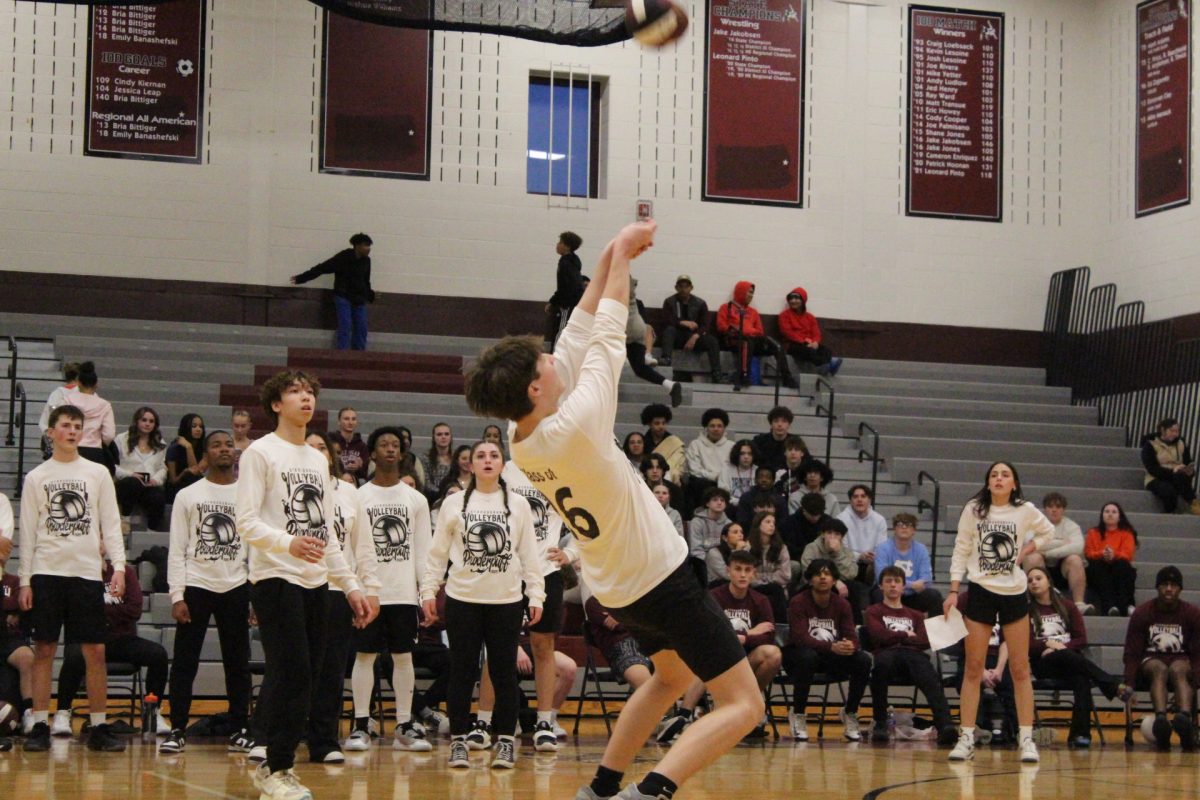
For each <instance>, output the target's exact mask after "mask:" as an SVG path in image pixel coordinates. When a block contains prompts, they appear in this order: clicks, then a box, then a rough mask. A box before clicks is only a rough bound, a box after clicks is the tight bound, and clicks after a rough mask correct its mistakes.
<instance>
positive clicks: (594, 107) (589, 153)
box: [525, 68, 605, 201]
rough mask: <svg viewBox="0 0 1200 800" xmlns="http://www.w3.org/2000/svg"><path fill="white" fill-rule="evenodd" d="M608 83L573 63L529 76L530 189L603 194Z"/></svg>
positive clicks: (584, 195)
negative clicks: (602, 166)
mask: <svg viewBox="0 0 1200 800" xmlns="http://www.w3.org/2000/svg"><path fill="white" fill-rule="evenodd" d="M603 99H604V84H603V82H602V81H601V80H599V79H597V78H594V77H592V75H591V74H590V73H579V72H575V71H573V70H570V69H569V68H567V69H563V70H559V69H552V70H551V71H550V73H549V74H539V75H531V76H530V77H529V137H528V147H527V152H526V171H525V191H526V192H528V193H529V194H544V195H547V197H548V198H550V197H564V198H567V199H568V201H569V199H570V198H573V197H579V198H590V197H599V196H600V183H601V175H600V173H601V163H602V157H601V154H602V152H603V151H604V141H603V138H604V128H605V126H604V124H603V117H604V104H603Z"/></svg>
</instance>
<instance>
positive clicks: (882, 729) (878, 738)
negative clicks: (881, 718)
mask: <svg viewBox="0 0 1200 800" xmlns="http://www.w3.org/2000/svg"><path fill="white" fill-rule="evenodd" d="M891 740H892V736H891V734H890V733H888V726H887V723H886V722H885V723H883V724H882V725H879V724H875V725H872V726H871V741H872V742H880V743H882V744H887V743H888V742H890V741H891Z"/></svg>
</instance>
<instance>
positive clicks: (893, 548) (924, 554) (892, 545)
mask: <svg viewBox="0 0 1200 800" xmlns="http://www.w3.org/2000/svg"><path fill="white" fill-rule="evenodd" d="M916 535H917V518H916V517H915V516H913V515H912V514H904V513H901V514H897V515H896V516H895V517H894V518H893V519H892V538H891V539H885V540H884V541H883V542H882V543H881V544H880V545H879V547H877V548H876V549H875V575H876V576H877V578H882V577H883V571H884V569H886V568H887V567H898V568H899V569H900V571H901V572H903V573H904V582H905V586H904V593H903V594H902V596H901V602H903V603H904V605H905V607H907V608H915V609H917V610H918V611H921V612H923V613H924V614H925V616H927V617H936V616H937V615H938V614H941V613H942V602H943V600H942V593H941V592H939V591H938V590H937V589H934V588H933V587H932V586H930V584H931V583H933V564H932V563H931V562H930V560H929V551H928V550H926V549H925V545H923V544H921V543H920V542H918V541H917V540H916ZM881 592H882V588H881V587H879V586H877V587H876V588H875V589H874V590H873V591H872V595H873V597H872V599H873V600H874V601H875V602H879V597H882V594H879V593H881ZM951 744H953V742H951Z"/></svg>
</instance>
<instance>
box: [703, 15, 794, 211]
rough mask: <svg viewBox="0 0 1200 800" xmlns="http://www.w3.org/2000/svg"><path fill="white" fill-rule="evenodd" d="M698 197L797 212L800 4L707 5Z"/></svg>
mask: <svg viewBox="0 0 1200 800" xmlns="http://www.w3.org/2000/svg"><path fill="white" fill-rule="evenodd" d="M707 16H708V29H707V35H706V38H705V45H706V49H707V68H706V71H705V84H706V92H705V106H704V138H705V142H704V179H703V186H704V192H703V197H704V199H705V200H717V201H725V202H735V203H763V204H770V205H785V206H795V207H798V206H800V204H801V175H800V159H801V157H802V153H803V152H804V120H803V114H802V109H803V107H804V77H803V76H804V2H803V0H711V2H710V3H709V13H708V15H707Z"/></svg>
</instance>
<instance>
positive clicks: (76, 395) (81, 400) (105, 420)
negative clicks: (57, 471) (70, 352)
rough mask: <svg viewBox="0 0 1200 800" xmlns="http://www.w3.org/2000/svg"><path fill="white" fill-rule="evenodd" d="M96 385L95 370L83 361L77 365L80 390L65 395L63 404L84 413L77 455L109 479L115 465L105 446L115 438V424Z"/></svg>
mask: <svg viewBox="0 0 1200 800" xmlns="http://www.w3.org/2000/svg"><path fill="white" fill-rule="evenodd" d="M99 382H100V379H99V377H97V375H96V366H95V365H94V364H93V363H92V362H91V361H84V362H83V363H82V364H80V365H79V386H77V387H76V388H74V389H71V390H70V391H68V392H67V393H66V397H65V400H66V402H67V403H69V404H70V405H73V406H75V407H76V408H78V409H79V410H80V411H82V412H83V436H82V437H81V438H80V440H79V455H81V456H82V457H84V458H86V459H87V460H88V461H94V462H96V463H97V464H100V465H101V466H103V467H104V468H105V469H107V470H108V474H109V475H112V474H113V472H114V471H115V467H116V465H115V462H114V461H113V460H112V458H111V456H110V455H109V453H108V445H109V443H110V442H111V441H112V440H113V439H115V438H116V436H117V421H116V419H115V418H114V417H113V409H112V404H111V403H109V402H108V401H107V400H105V399H104V398H103V397H101V396H100V395H98V394H96V385H97V384H98V383H99Z"/></svg>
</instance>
